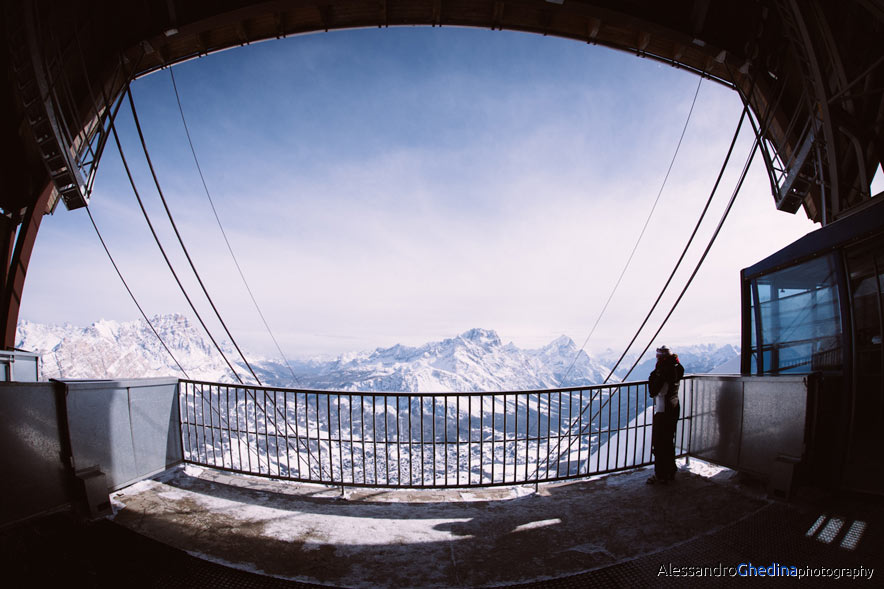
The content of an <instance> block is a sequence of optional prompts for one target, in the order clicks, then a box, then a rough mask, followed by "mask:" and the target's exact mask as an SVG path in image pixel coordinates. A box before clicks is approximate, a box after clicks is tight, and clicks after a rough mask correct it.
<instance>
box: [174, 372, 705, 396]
mask: <svg viewBox="0 0 884 589" xmlns="http://www.w3.org/2000/svg"><path fill="white" fill-rule="evenodd" d="M693 377H694V375H693V374H685V375H684V377H682V380H689V379H692V378H693ZM178 381H179V382H183V383H190V384H201V385H212V386H222V387H230V388H238V389H254V390H259V391H268V392H269V391H275V392H280V393H281V392H289V393H309V394H311V395H312V394H314V393H319V394H329V395H365V396H368V395H375V396H378V397H441V396H459V397H477V396H480V395H536V394H543V393H558V392H562V393H566V392H577V391H589V390H593V389H610V388H617V387H621V386H641V385H646V384H648V381H647V379H645V380H630V381H626V382H613V383H608V384H593V385H584V386H573V387H556V388H551V389H515V390H503V391H435V392H434V391H420V392H411V391H356V390H353V391H348V390H342V389H307V388H291V387H274V386H267V385H257V384H250V383H235V382H218V381H210V380H199V379H192V378H180V379H178Z"/></svg>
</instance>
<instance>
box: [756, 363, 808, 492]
mask: <svg viewBox="0 0 884 589" xmlns="http://www.w3.org/2000/svg"><path fill="white" fill-rule="evenodd" d="M743 387H744V388H743V435H742V437H741V450H740V469H741V470H746V471H750V472H754V473H758V474H763V475H767V474H768V473H770V471H771V468H772V466H773V462H774V460H776V458H777V456H778V455H781V454H782V455H785V456H790V457H793V458H796V459H797V458H801V456H802V455H803V454H804V426H805V423H806V420H807V413H806V412H807V384H806V382H805V378H804V377H797V378H790V379H786V378H785V377H784V378H777V379H752V378H747V379H745V380H744V381H743Z"/></svg>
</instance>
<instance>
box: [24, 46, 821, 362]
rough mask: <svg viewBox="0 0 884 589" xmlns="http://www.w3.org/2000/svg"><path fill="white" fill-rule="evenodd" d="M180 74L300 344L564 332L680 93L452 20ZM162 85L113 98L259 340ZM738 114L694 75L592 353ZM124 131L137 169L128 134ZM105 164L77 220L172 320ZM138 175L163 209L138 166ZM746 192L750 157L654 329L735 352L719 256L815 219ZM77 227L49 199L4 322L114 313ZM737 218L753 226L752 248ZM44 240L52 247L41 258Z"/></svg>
mask: <svg viewBox="0 0 884 589" xmlns="http://www.w3.org/2000/svg"><path fill="white" fill-rule="evenodd" d="M179 67H180V69H179V70H176V80H177V81H178V84H179V89H180V91H181V94H182V101H183V103H184V108H185V113H186V114H187V116H188V123H189V125H190V127H191V133H192V134H193V137H194V143H195V145H196V147H197V150H198V155H199V157H200V161H201V165H202V166H203V169H204V171H205V172H206V178H207V181H208V183H209V187H210V189H211V190H212V193H213V196H214V198H215V203H216V206H217V207H218V210H219V213H220V215H221V218H222V221H223V222H224V223H225V227H226V229H227V231H228V235H229V236H230V238H231V241H232V243H233V246H234V248H235V250H236V251H237V253H238V255H239V257H240V261H241V263H242V264H243V267H244V270H245V271H246V274H247V276H248V278H249V279H250V282H251V284H252V287H253V290H255V292H256V295H257V297H258V300H259V301H260V302H261V304H262V307H263V308H264V310H265V315H267V317H268V319H269V320H270V322H271V324H272V326H273V329H274V331H275V332H276V333H277V335H278V336H279V339H280V341H281V342H283V344H284V347H285V349H286V351H287V352H289V351H291V352H293V353H294V354H299V355H304V354H311V353H320V352H326V353H336V352H342V351H345V350H352V349H354V348H368V347H374V346H379V345H389V344H392V343H396V342H402V343H419V342H422V341H426V340H430V339H440V338H443V337H449V336H451V335H454V334H455V333H458V332H460V331H463V330H465V329H468V328H470V327H487V328H493V329H497V330H498V331H499V332H500V333H501V336H502V337H503V338H504V339H513V340H515V341H516V343H518V344H520V345H539V344H542V343H546V342H547V341H549V340H550V339H552V338H553V337H555V336H557V335H559V334H560V333H566V334H568V335H570V336H571V337H573V338H574V339H575V340H577V341H582V340H583V339H584V337H585V333H586V331H587V330H588V329H589V327H590V326H591V324H592V322H593V321H594V319H595V316H596V315H597V313H598V310H599V309H600V307H601V305H602V304H603V302H604V299H605V298H606V297H607V294H608V292H609V290H610V288H611V286H612V285H613V280H614V279H615V278H616V276H617V274H618V273H619V271H620V269H621V268H622V264H623V262H624V261H625V258H626V255H627V254H628V251H629V249H631V247H632V244H633V242H634V239H635V237H636V236H637V234H638V231H639V229H640V227H641V223H642V222H643V221H644V217H645V215H646V214H647V210H648V207H650V204H651V202H652V201H653V197H654V196H655V194H656V191H657V190H658V189H659V182H660V181H661V180H662V176H663V174H664V173H665V169H666V166H667V165H668V161H669V158H670V157H671V155H672V150H673V149H674V147H675V141H676V140H677V138H678V133H679V132H680V130H681V126H682V125H683V124H684V117H685V116H686V114H687V108H688V107H689V105H690V98H691V96H692V95H693V90H694V88H695V87H696V78H694V77H692V76H689V75H687V74H686V73H685V72H682V71H678V70H674V69H671V68H666V67H661V66H658V65H656V64H653V63H652V62H648V61H642V60H637V59H635V58H634V57H632V56H627V55H625V54H620V53H615V52H611V51H607V50H601V49H599V48H592V47H586V46H584V45H580V44H576V43H571V42H566V41H562V40H557V39H555V40H554V39H545V38H540V37H531V36H528V35H519V34H503V35H502V34H500V33H491V32H488V31H463V30H442V31H439V30H437V29H433V30H413V29H405V30H403V29H397V30H390V31H354V32H351V33H338V34H334V35H316V36H308V37H303V38H294V39H288V40H285V41H284V42H273V43H264V44H261V45H259V46H257V47H250V48H244V49H242V50H236V51H229V52H224V53H222V54H218V55H213V56H210V57H208V58H205V59H203V60H197V61H193V62H188V63H186V64H183V65H182V66H179ZM167 78H168V76H167V74H166V73H164V72H160V73H158V74H155V75H153V76H149V77H147V78H144V79H142V80H139V81H138V83H136V85H135V86H134V88H133V91H134V92H135V98H136V102H137V104H138V106H139V115H140V117H141V118H142V120H143V121H149V125H148V144H149V146H150V147H151V152H152V153H151V154H152V156H153V157H154V158H155V163H156V165H157V167H158V170H159V171H160V179H161V181H162V182H163V188H164V191H165V192H166V193H167V196H169V197H170V204H171V206H172V208H173V211H174V213H175V215H176V220H177V221H178V223H179V224H180V225H181V227H182V229H183V232H184V234H185V240H186V241H187V243H188V246H189V247H190V248H191V249H192V251H193V253H194V257H195V258H196V260H197V263H198V264H199V267H200V270H201V272H202V273H204V274H205V276H206V278H207V281H208V282H210V287H211V288H212V292H213V293H215V292H217V293H218V295H217V296H218V300H219V304H220V306H221V308H222V312H223V313H224V315H225V319H227V320H228V321H229V322H230V323H231V326H232V328H233V330H234V333H235V334H236V333H239V332H242V333H244V334H246V337H247V338H248V340H247V341H245V342H244V343H245V344H246V346H247V347H248V348H251V349H254V350H258V351H262V352H267V353H270V352H271V346H270V345H269V344H268V342H267V341H266V340H267V339H268V338H266V336H265V335H263V334H262V333H260V331H257V330H255V323H256V321H257V319H256V317H255V316H254V315H255V313H254V309H252V308H251V306H250V302H249V301H248V299H247V298H246V296H247V295H246V294H245V291H244V289H243V288H242V285H241V284H240V283H239V278H238V276H237V275H236V274H235V270H234V269H233V267H232V264H231V262H230V260H229V256H228V254H227V252H226V248H225V246H224V245H223V241H221V239H220V236H219V234H218V230H217V227H216V226H215V225H214V219H213V218H212V217H211V212H210V210H209V209H208V204H207V203H206V202H205V195H204V194H203V193H202V186H201V185H200V184H199V182H198V178H197V177H196V172H195V169H194V167H193V162H192V159H191V156H190V153H189V151H186V149H185V148H186V140H185V138H184V135H183V129H181V128H180V121H178V113H177V106H175V103H174V95H172V94H171V86H170V84H169V81H168V79H167ZM739 109H740V104H739V101H738V100H737V97H736V96H735V95H734V94H733V93H731V92H729V91H728V90H726V89H724V88H722V87H720V86H716V85H714V84H713V83H711V82H704V86H703V88H702V89H701V93H700V97H699V99H698V104H697V107H696V110H695V113H694V117H693V119H692V121H691V126H690V127H689V129H688V135H687V136H686V139H685V145H684V147H683V150H682V154H681V155H680V156H679V160H678V161H677V162H676V167H675V169H674V170H673V174H672V177H671V179H670V182H669V185H668V187H667V190H666V192H665V193H664V196H663V199H662V201H661V208H660V211H659V212H658V214H657V215H656V216H655V218H654V220H653V222H652V225H651V227H650V228H649V233H648V237H647V240H646V243H644V244H643V245H642V247H641V249H640V250H639V252H638V254H637V258H636V261H635V263H634V267H633V268H632V269H631V270H630V273H629V274H627V278H626V280H625V282H624V284H623V286H622V287H621V291H620V294H619V295H618V297H616V298H615V302H614V304H613V305H612V307H611V309H610V312H609V313H608V315H607V316H606V318H605V320H604V321H603V323H602V325H600V328H599V331H598V332H597V333H598V337H597V338H594V340H597V341H593V342H591V344H590V345H591V347H596V348H600V347H605V346H609V345H610V346H613V347H616V346H618V345H623V344H624V343H625V341H628V338H624V336H623V334H624V333H625V332H626V331H628V330H630V329H632V328H633V326H632V323H637V321H638V320H639V319H640V317H641V316H643V314H644V312H645V309H646V308H647V306H648V305H649V304H650V301H652V300H653V297H654V296H655V295H656V292H657V290H658V289H659V286H661V285H662V282H663V280H664V279H665V274H666V273H668V271H669V269H670V267H671V263H672V262H673V261H674V257H675V256H677V252H678V250H680V248H681V246H682V244H683V241H684V239H685V238H686V237H687V232H688V231H690V228H691V227H692V226H693V223H694V220H695V215H696V214H697V213H698V212H699V207H700V206H701V205H702V201H703V200H705V197H706V194H707V192H708V190H709V188H710V187H711V185H712V182H713V181H714V175H715V174H716V173H717V171H718V166H719V165H720V163H721V159H722V158H723V156H724V153H725V150H726V147H727V142H728V141H729V140H730V135H731V133H732V131H733V126H734V125H735V124H736V120H737V117H738V116H739ZM125 125H126V123H123V125H121V126H122V127H123V128H126V127H125ZM126 144H127V146H131V149H129V150H128V151H127V156H128V157H131V158H132V159H133V160H138V161H139V162H141V159H142V158H140V157H138V154H139V153H140V148H138V146H137V144H135V143H133V141H132V137H131V135H129V136H128V141H127V143H126ZM742 145H743V146H744V147H745V149H742V150H738V151H737V154H736V156H735V163H734V164H733V167H734V169H735V170H736V171H738V169H739V163H736V162H737V161H738V160H740V158H741V157H743V156H742V155H741V154H745V153H746V150H747V149H748V141H744V142H743V143H742ZM109 155H110V156H111V157H108V156H109ZM105 158H106V161H104V162H102V170H101V175H100V177H99V183H98V185H97V186H98V187H97V189H96V193H95V195H94V197H93V212H94V214H95V215H96V217H97V218H98V221H99V224H100V225H101V226H102V229H103V230H105V231H106V232H107V233H108V234H109V241H110V242H111V248H112V251H114V253H115V254H117V255H119V256H120V257H121V259H122V260H123V262H124V263H123V264H122V265H123V270H124V272H125V273H127V274H128V275H134V276H135V279H134V280H135V282H136V284H137V287H136V291H137V292H138V293H139V295H141V296H142V298H144V299H145V303H146V306H147V308H148V312H149V313H159V312H174V311H182V310H184V308H183V306H182V303H181V301H180V300H179V299H180V295H177V296H176V295H173V294H168V292H167V291H169V290H171V289H172V288H173V284H172V283H171V282H170V279H169V277H168V271H167V270H164V269H163V268H162V267H161V266H160V265H159V264H158V263H157V258H158V254H156V251H155V250H156V247H155V246H154V245H153V244H152V243H150V242H149V241H147V240H146V239H145V232H146V229H144V227H143V221H142V220H140V213H138V214H136V211H135V210H134V208H133V203H134V199H133V198H132V197H131V195H130V194H129V191H128V187H127V185H126V183H125V182H123V177H122V175H121V173H120V170H119V169H118V167H119V163H118V162H117V161H116V160H115V158H114V157H112V155H111V154H110V153H109V154H108V155H106V156H105ZM138 169H139V172H138V174H139V186H140V188H142V190H143V191H144V193H145V196H146V198H147V199H148V200H149V201H150V202H151V203H152V204H151V205H150V206H151V208H152V210H156V211H157V216H156V217H155V218H156V219H160V218H161V216H160V215H161V213H160V212H159V211H160V209H158V208H157V204H156V202H155V200H151V199H155V196H154V195H153V191H152V190H150V189H149V187H150V183H149V177H147V176H145V174H144V170H143V162H141V163H139V164H138ZM735 173H736V172H732V173H731V174H730V175H729V177H730V178H733V177H734V176H735ZM764 184H765V178H764V172H763V168H762V167H761V166H760V163H756V165H755V170H754V173H753V175H752V178H751V179H750V181H748V182H747V187H746V188H745V189H744V194H743V195H741V199H740V200H738V204H737V209H736V210H735V211H734V213H733V215H734V218H733V219H731V221H730V224H731V225H732V227H730V228H728V229H727V230H726V231H725V232H723V234H722V236H721V238H720V241H721V242H720V243H718V244H717V245H716V246H715V249H714V250H713V254H711V257H710V259H709V260H708V262H707V266H708V267H707V268H704V270H703V274H702V275H701V277H700V278H698V280H697V283H696V284H695V285H694V286H693V287H692V293H691V294H690V295H689V296H688V297H686V299H685V301H684V303H683V304H682V306H683V307H685V308H686V311H684V312H682V311H680V312H679V314H677V315H676V317H674V319H673V325H672V327H670V328H668V330H667V335H668V336H669V337H670V338H674V339H675V340H688V339H694V340H696V339H699V340H701V341H705V339H704V338H703V336H704V334H705V335H706V336H708V337H710V338H713V337H714V339H730V340H731V341H733V342H736V339H737V334H738V331H739V291H738V271H739V269H740V268H741V267H743V266H746V265H749V264H751V263H753V262H754V261H757V259H760V258H761V257H763V256H765V255H767V254H769V253H771V252H772V251H774V250H775V249H777V248H778V247H780V246H781V245H784V244H785V243H788V242H789V241H791V240H792V239H794V238H795V237H797V236H798V235H800V234H801V233H802V232H803V231H807V230H809V229H812V228H813V226H812V225H811V224H810V223H809V222H807V221H804V222H803V223H801V222H800V221H801V220H800V219H796V218H794V217H791V218H789V219H784V218H783V217H784V215H783V214H782V213H777V212H776V211H775V210H774V209H773V206H772V203H771V197H770V195H769V189H768V188H767V187H766V186H765V185H764ZM730 186H732V184H728V185H726V186H725V187H723V189H722V192H723V194H722V198H721V203H723V202H724V200H726V197H727V196H728V195H729V191H730ZM718 210H719V211H720V208H719V209H718ZM717 214H718V212H713V213H710V217H711V219H712V220H713V221H714V220H717ZM75 216H76V213H66V212H60V213H58V214H57V215H56V218H53V219H51V221H50V222H48V223H46V224H44V228H43V230H42V231H41V233H42V234H41V239H40V240H38V246H37V247H38V249H37V252H36V253H35V259H34V262H32V270H31V273H30V274H29V279H28V285H27V287H26V294H25V306H24V307H23V317H24V318H28V319H32V320H36V321H59V317H63V318H65V319H69V320H71V321H73V322H80V323H83V322H88V321H92V320H96V319H98V318H100V317H109V318H119V319H129V318H131V317H132V316H134V312H133V310H132V309H131V308H130V307H131V303H129V302H128V301H126V300H125V299H124V298H123V297H122V296H120V295H119V293H117V292H115V291H119V290H120V289H119V288H118V287H117V286H116V285H114V284H113V283H114V281H115V280H116V279H115V278H114V277H113V276H112V275H111V273H109V272H108V271H107V269H106V268H105V267H104V266H106V265H107V263H106V261H105V260H104V259H102V258H101V257H100V256H99V255H98V254H97V253H96V252H97V250H96V248H95V247H94V245H90V244H89V243H88V239H87V238H84V235H86V233H85V232H86V231H87V227H86V225H85V224H83V223H77V222H74V220H73V218H74V217H75ZM62 217H63V219H62ZM56 221H58V222H56ZM712 224H714V223H712V222H710V225H712ZM756 228H763V229H764V231H763V233H761V235H760V236H758V237H753V238H752V239H749V238H748V235H749V234H750V232H754V231H755V229H756ZM163 231H164V235H168V229H167V228H164V229H163ZM708 231H711V228H710V229H709V230H708ZM707 234H708V233H707ZM167 242H168V243H171V241H167ZM57 248H65V252H64V255H63V256H58V255H53V253H52V252H51V251H49V250H52V249H55V250H56V251H57ZM697 255H699V253H698V254H697ZM77 260H82V262H81V263H79V264H80V265H79V266H77V269H76V271H71V270H69V268H70V267H71V266H76V265H77V263H78V262H77ZM127 270H128V271H127ZM59 274H63V275H67V276H77V277H79V279H81V280H82V281H83V284H81V285H74V286H72V287H71V288H70V292H69V296H70V300H77V301H79V302H78V303H77V304H76V305H66V306H61V305H58V304H55V305H53V304H52V303H51V302H50V301H51V299H52V297H51V296H47V295H46V294H45V293H46V292H47V290H48V289H51V286H50V285H51V284H52V282H53V277H55V276H58V275H59ZM96 291H98V293H99V296H96ZM102 293H107V295H108V296H106V297H105V296H101V294H102ZM621 340H622V341H621ZM670 341H673V340H672V339H671V340H670ZM241 343H242V342H241Z"/></svg>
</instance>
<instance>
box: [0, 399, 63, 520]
mask: <svg viewBox="0 0 884 589" xmlns="http://www.w3.org/2000/svg"><path fill="white" fill-rule="evenodd" d="M60 440H61V436H60V434H59V426H58V419H57V408H56V398H55V387H54V385H53V383H33V384H31V383H28V384H21V383H0V447H2V448H3V451H2V452H0V456H2V459H0V469H2V473H3V476H2V477H0V481H2V482H0V489H2V497H3V501H0V525H4V524H8V523H11V522H14V521H17V520H21V519H24V518H27V517H31V516H34V515H37V514H40V513H43V512H46V511H51V510H53V509H57V508H59V507H62V506H64V505H66V504H68V503H69V501H70V499H69V497H68V495H67V490H66V480H67V478H66V473H65V467H64V464H63V463H62V460H61V452H62V450H61V441H60Z"/></svg>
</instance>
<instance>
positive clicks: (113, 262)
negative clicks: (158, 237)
mask: <svg viewBox="0 0 884 589" xmlns="http://www.w3.org/2000/svg"><path fill="white" fill-rule="evenodd" d="M83 208H85V209H86V213H87V214H88V215H89V221H90V222H91V223H92V228H93V229H95V234H96V235H97V236H98V241H100V242H101V247H103V248H104V253H106V254H107V257H108V259H109V260H110V263H111V265H112V266H113V267H114V270H116V272H117V276H119V277H120V282H122V283H123V286H124V287H126V292H128V293H129V297H131V299H132V302H133V303H135V306H136V307H138V312H139V313H141V316H142V317H143V318H144V320H145V321H146V322H147V325H148V327H150V330H151V331H152V332H153V334H154V335H155V336H157V339H158V340H160V343H161V344H162V345H163V349H165V350H166V352H167V353H168V354H169V356H170V357H171V358H172V361H173V362H175V365H176V366H178V370H180V371H181V374H183V375H184V378H187V379H189V378H190V375H189V374H187V371H186V370H184V367H183V366H181V362H179V361H178V359H177V358H176V357H175V354H173V353H172V350H170V349H169V346H167V345H166V342H165V341H163V338H162V337H160V334H159V332H157V330H156V328H155V327H154V326H153V323H151V321H150V319H148V318H147V314H146V313H145V312H144V309H143V308H142V307H141V305H140V304H139V302H138V299H137V298H135V294H134V293H133V292H132V289H131V288H129V283H128V282H126V279H125V278H123V273H122V272H121V271H120V268H119V266H117V262H116V261H115V260H114V257H113V256H112V255H111V253H110V250H109V249H108V248H107V243H105V241H104V237H102V236H101V231H99V230H98V225H96V224H95V219H94V218H93V217H92V211H90V210H89V205H86V206H85V207H83Z"/></svg>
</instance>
